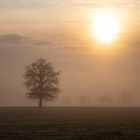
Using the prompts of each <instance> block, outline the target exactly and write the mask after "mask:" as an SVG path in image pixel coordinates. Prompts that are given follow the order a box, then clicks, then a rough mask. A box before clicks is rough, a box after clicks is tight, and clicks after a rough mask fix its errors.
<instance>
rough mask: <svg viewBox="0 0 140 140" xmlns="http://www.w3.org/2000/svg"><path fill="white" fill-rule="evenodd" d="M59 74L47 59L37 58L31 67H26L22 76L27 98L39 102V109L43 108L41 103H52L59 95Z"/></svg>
mask: <svg viewBox="0 0 140 140" xmlns="http://www.w3.org/2000/svg"><path fill="white" fill-rule="evenodd" d="M59 74H60V72H56V71H54V68H53V66H52V64H51V63H50V62H48V61H47V59H44V58H39V59H37V60H36V61H35V62H33V63H32V64H31V65H29V66H26V72H25V74H24V78H25V83H24V84H25V87H26V88H27V91H28V92H27V93H26V94H27V96H28V97H29V98H31V99H34V100H39V104H38V106H39V107H42V106H43V101H53V100H54V99H56V98H57V97H58V93H59V91H60V90H59V87H58V85H59Z"/></svg>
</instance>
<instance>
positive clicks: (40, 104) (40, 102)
mask: <svg viewBox="0 0 140 140" xmlns="http://www.w3.org/2000/svg"><path fill="white" fill-rule="evenodd" d="M38 107H39V108H42V107H43V98H42V97H40V98H39V105H38Z"/></svg>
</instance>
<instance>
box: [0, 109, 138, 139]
mask: <svg viewBox="0 0 140 140" xmlns="http://www.w3.org/2000/svg"><path fill="white" fill-rule="evenodd" d="M0 140H140V108H92V107H79V108H78V107H48V108H43V109H38V108H20V107H19V108H6V107H5V108H4V107H3V108H0Z"/></svg>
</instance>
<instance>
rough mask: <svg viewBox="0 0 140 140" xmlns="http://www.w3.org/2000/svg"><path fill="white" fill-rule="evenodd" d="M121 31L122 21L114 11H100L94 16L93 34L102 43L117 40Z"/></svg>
mask: <svg viewBox="0 0 140 140" xmlns="http://www.w3.org/2000/svg"><path fill="white" fill-rule="evenodd" d="M120 30H121V26H120V19H119V16H118V15H117V13H115V12H114V11H113V10H106V9H104V10H100V11H99V12H97V13H96V14H95V16H94V23H93V34H94V36H95V38H96V39H97V40H99V41H100V42H102V43H109V42H111V41H113V40H115V39H116V38H117V35H118V34H119V32H120Z"/></svg>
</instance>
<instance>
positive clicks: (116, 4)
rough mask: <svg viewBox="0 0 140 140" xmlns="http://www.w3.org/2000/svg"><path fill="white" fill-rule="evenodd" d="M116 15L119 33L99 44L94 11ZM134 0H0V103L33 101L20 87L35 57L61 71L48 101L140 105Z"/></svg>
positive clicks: (139, 20)
mask: <svg viewBox="0 0 140 140" xmlns="http://www.w3.org/2000/svg"><path fill="white" fill-rule="evenodd" d="M102 8H106V9H108V8H111V9H113V10H115V11H117V12H118V13H119V15H120V21H121V25H122V29H121V32H120V34H119V37H118V38H117V39H116V40H115V41H114V42H113V43H110V44H108V46H109V47H108V46H107V47H105V48H103V47H101V46H100V45H99V44H98V43H97V42H96V39H95V38H94V37H93V35H92V34H93V33H92V32H93V31H92V26H93V24H94V21H93V19H94V14H95V12H96V11H97V10H100V9H102ZM139 9H140V1H139V0H98V1H97V0H0V17H1V18H0V31H1V32H0V94H1V97H0V106H4V105H8V106H10V105H12V106H14V105H20V106H28V105H34V104H35V102H32V101H30V100H28V99H26V96H25V94H24V92H25V89H24V86H23V81H24V79H23V77H22V76H23V73H24V70H25V69H24V68H25V65H28V64H30V63H31V62H32V61H34V60H36V59H37V58H38V57H41V56H43V57H45V58H47V59H48V60H49V61H51V62H52V63H53V64H54V66H55V68H56V70H60V71H62V74H61V82H60V87H61V90H62V92H61V93H60V96H59V99H58V100H56V101H55V102H54V103H49V104H50V105H74V106H75V105H121V106H122V105H130V106H136V105H140V103H139V101H140V94H139V93H140V86H139V83H140V62H139V60H140V38H139V37H140V10H139Z"/></svg>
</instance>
